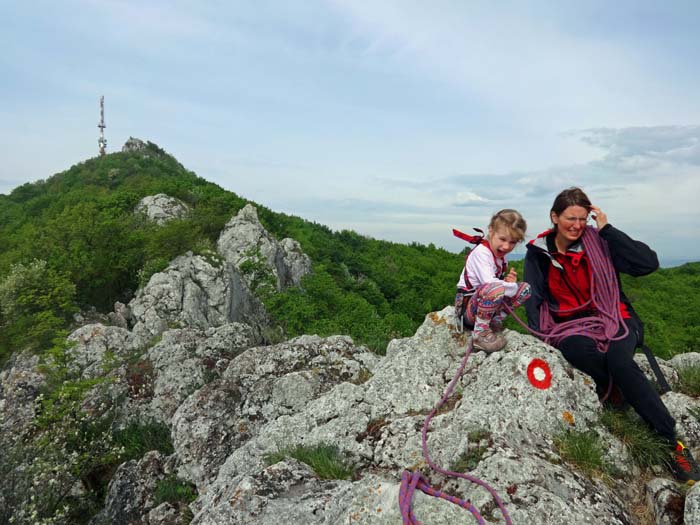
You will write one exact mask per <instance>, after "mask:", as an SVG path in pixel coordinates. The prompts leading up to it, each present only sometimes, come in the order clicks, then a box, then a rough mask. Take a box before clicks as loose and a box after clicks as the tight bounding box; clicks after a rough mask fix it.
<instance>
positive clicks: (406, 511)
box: [399, 339, 513, 525]
mask: <svg viewBox="0 0 700 525" xmlns="http://www.w3.org/2000/svg"><path fill="white" fill-rule="evenodd" d="M471 351H472V341H471V339H470V340H469V342H468V343H467V350H466V352H465V353H464V357H463V358H462V362H461V363H460V365H459V369H458V370H457V373H456V374H455V376H454V377H453V378H452V381H450V383H449V384H448V385H447V388H446V389H445V392H444V394H443V395H442V399H440V401H438V403H437V404H436V405H435V407H433V409H432V410H431V411H430V413H429V414H428V416H427V417H426V418H425V422H424V423H423V430H422V431H421V442H422V443H421V444H422V447H423V457H424V458H425V460H426V462H427V463H428V465H429V466H430V468H432V469H433V470H435V471H436V472H439V473H440V474H444V475H445V476H450V477H455V478H462V479H466V480H468V481H471V482H472V483H476V484H477V485H479V486H481V487H483V488H485V489H486V490H487V491H488V492H489V493H490V494H491V496H493V499H494V500H495V501H496V504H497V505H498V508H499V509H500V510H501V513H502V514H503V517H504V518H505V520H506V525H512V524H513V522H512V521H511V519H510V516H509V515H508V511H507V510H506V507H505V505H504V504H503V500H502V499H501V498H500V497H499V495H498V494H497V493H496V491H495V490H494V489H493V488H492V487H491V486H489V485H488V484H487V483H486V482H485V481H482V480H480V479H479V478H476V477H474V476H470V475H469V474H465V473H464V472H453V471H451V470H447V469H444V468H442V467H440V466H439V465H437V464H435V462H434V461H433V460H432V458H431V457H430V454H429V453H428V427H429V426H430V420H431V419H433V416H434V415H435V414H436V413H437V411H438V410H439V409H440V407H441V406H442V405H444V404H445V402H446V401H447V399H448V398H449V397H450V396H451V395H452V391H453V390H454V387H455V385H456V384H457V381H459V378H460V376H461V375H462V372H463V371H464V368H465V366H466V365H467V360H468V359H469V355H470V354H471ZM416 489H418V490H420V491H421V492H424V493H425V494H428V495H430V496H435V497H438V498H442V499H444V500H447V501H449V502H450V503H454V504H455V505H459V506H460V507H462V508H464V509H466V510H468V511H469V512H471V513H472V515H473V516H474V518H475V519H476V521H477V523H479V525H486V522H485V521H484V518H483V517H482V516H481V514H479V511H478V510H477V509H476V508H475V507H474V506H473V505H472V504H471V503H470V502H469V501H467V500H463V499H460V498H456V497H454V496H451V495H449V494H445V493H444V492H441V491H439V490H436V489H434V488H432V487H431V486H430V485H429V484H428V479H427V478H426V477H425V476H423V475H422V474H421V473H420V472H418V471H416V472H408V471H404V472H403V474H402V475H401V488H400V489H399V508H400V509H401V517H402V518H403V523H404V525H420V522H419V521H418V520H417V519H416V517H415V515H414V514H413V510H412V509H411V500H412V499H413V493H414V492H415V490H416Z"/></svg>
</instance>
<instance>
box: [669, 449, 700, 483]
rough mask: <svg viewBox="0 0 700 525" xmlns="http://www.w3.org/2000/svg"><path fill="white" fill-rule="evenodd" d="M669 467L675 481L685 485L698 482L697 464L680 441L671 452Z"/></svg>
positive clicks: (699, 474)
mask: <svg viewBox="0 0 700 525" xmlns="http://www.w3.org/2000/svg"><path fill="white" fill-rule="evenodd" d="M669 466H670V467H671V472H673V477H674V478H676V481H680V482H681V483H685V484H686V485H694V484H695V482H696V481H700V470H699V469H698V464H697V463H696V462H695V458H693V455H692V454H691V453H690V450H688V449H687V448H685V446H684V445H683V443H681V442H680V441H678V442H677V444H676V447H675V449H674V450H673V457H672V459H671V462H670V464H669Z"/></svg>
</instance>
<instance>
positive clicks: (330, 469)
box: [265, 444, 355, 479]
mask: <svg viewBox="0 0 700 525" xmlns="http://www.w3.org/2000/svg"><path fill="white" fill-rule="evenodd" d="M288 457H291V458H294V459H296V460H298V461H301V462H302V463H306V464H307V465H309V466H310V467H311V468H312V469H313V471H314V472H315V473H316V475H317V476H318V477H319V478H321V479H351V478H352V477H353V476H354V475H355V470H354V469H353V468H352V467H351V466H349V465H347V464H346V462H345V461H344V460H343V458H342V457H341V455H340V452H339V451H338V447H335V446H333V445H326V444H319V445H314V446H309V447H306V446H303V445H297V446H296V447H292V448H283V449H281V450H279V451H278V452H275V453H272V454H267V455H266V456H265V461H266V463H267V464H268V465H273V464H275V463H279V462H280V461H282V460H284V459H285V458H288Z"/></svg>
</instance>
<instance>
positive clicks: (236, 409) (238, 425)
mask: <svg viewBox="0 0 700 525" xmlns="http://www.w3.org/2000/svg"><path fill="white" fill-rule="evenodd" d="M377 362H378V357H377V356H376V355H375V354H373V353H372V352H370V351H369V350H367V349H366V348H364V347H356V346H355V345H354V344H353V343H352V340H351V339H350V338H348V337H339V336H338V337H330V338H326V339H322V338H319V337H310V336H303V337H300V338H296V339H292V340H291V341H288V342H286V343H281V344H278V345H274V346H268V347H255V348H251V349H249V350H247V351H245V352H243V353H242V354H240V355H239V356H237V357H236V358H234V359H233V360H232V361H231V362H230V364H229V365H228V367H227V368H226V370H225V371H224V373H223V374H222V377H221V379H220V380H217V381H214V382H212V383H210V384H208V385H206V386H205V387H203V388H201V389H200V390H198V391H197V392H195V393H194V394H193V395H192V396H190V397H189V398H188V399H187V400H186V401H185V402H184V403H183V404H182V405H180V407H179V409H178V410H177V412H176V413H175V415H174V416H173V418H172V434H173V443H174V445H175V450H176V451H177V454H178V457H179V458H180V460H181V462H182V468H181V471H180V474H181V476H182V477H184V478H186V479H188V480H190V481H192V482H194V483H195V484H196V485H197V486H198V487H205V486H207V484H208V483H209V482H210V481H211V480H212V479H213V478H214V477H216V474H217V471H218V469H219V467H220V466H221V464H222V463H223V462H224V460H226V458H227V457H228V456H229V454H231V452H233V451H234V450H236V449H240V448H241V446H242V445H243V444H245V443H246V442H247V441H248V440H249V439H251V438H252V437H254V436H256V435H257V433H258V429H259V428H261V427H262V426H264V425H265V424H267V423H270V422H274V421H277V420H281V419H284V418H287V417H289V416H290V415H292V414H295V413H297V412H299V411H301V410H302V409H303V408H304V407H305V406H306V405H307V404H309V403H311V402H312V401H313V400H315V399H317V398H318V397H319V396H320V395H321V394H323V393H324V392H327V391H329V390H330V389H331V388H332V387H333V386H334V385H341V384H342V385H346V386H349V387H350V388H352V387H354V386H355V384H354V383H360V382H362V381H363V380H365V379H366V378H367V377H368V376H369V375H371V371H372V369H373V368H374V366H375V365H376V363H377ZM339 423H342V422H340V421H339ZM250 459H251V461H253V460H256V461H257V460H259V458H253V457H251V458H250Z"/></svg>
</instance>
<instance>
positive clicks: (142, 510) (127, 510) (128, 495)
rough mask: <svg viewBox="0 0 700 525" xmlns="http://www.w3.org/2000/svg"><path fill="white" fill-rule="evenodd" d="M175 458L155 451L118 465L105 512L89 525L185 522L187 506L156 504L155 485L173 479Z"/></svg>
mask: <svg viewBox="0 0 700 525" xmlns="http://www.w3.org/2000/svg"><path fill="white" fill-rule="evenodd" d="M174 470H175V458H174V457H173V456H171V457H167V458H166V457H164V456H163V455H162V454H160V453H159V452H156V451H151V452H147V453H146V454H145V455H144V456H143V458H141V459H140V460H138V461H136V460H132V461H127V462H126V463H123V464H122V465H120V467H119V468H118V469H117V471H116V473H115V474H114V476H113V477H112V481H111V482H110V484H109V489H108V493H107V497H106V499H105V507H104V509H103V510H102V511H101V512H100V513H99V514H98V515H97V516H95V517H94V518H93V519H92V520H91V522H90V524H91V525H102V524H105V523H109V524H110V525H134V524H136V523H138V524H143V525H156V524H163V525H165V524H169V525H176V524H183V525H185V524H186V523H187V522H188V521H187V519H186V517H185V516H186V515H187V514H188V509H187V506H186V505H178V506H175V505H171V504H167V503H161V504H158V503H157V502H156V498H155V494H156V490H157V487H158V484H159V483H160V482H162V481H163V480H165V479H166V478H168V477H171V478H174Z"/></svg>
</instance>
